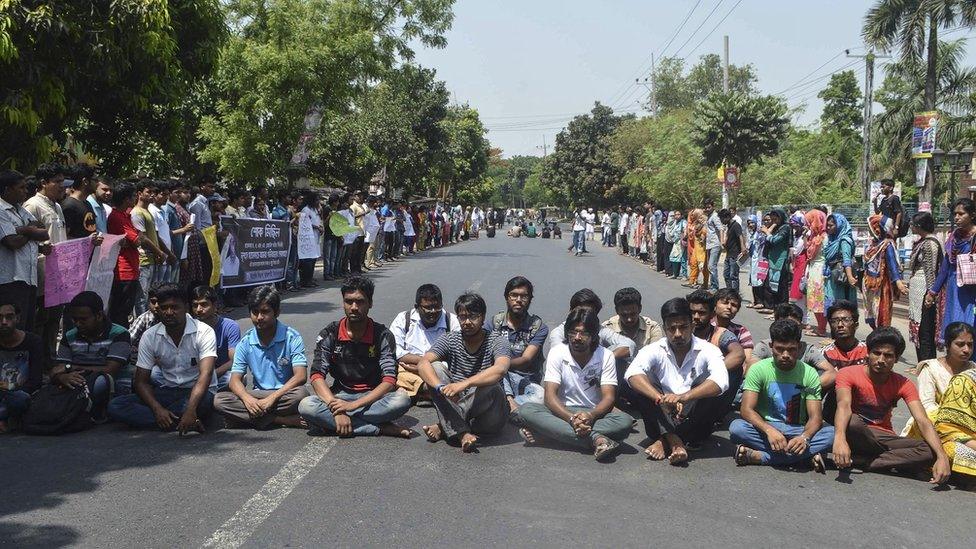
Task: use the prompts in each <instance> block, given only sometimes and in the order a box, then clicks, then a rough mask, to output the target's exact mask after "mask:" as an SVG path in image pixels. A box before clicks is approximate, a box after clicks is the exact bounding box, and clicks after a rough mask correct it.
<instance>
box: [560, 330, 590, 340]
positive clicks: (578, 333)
mask: <svg viewBox="0 0 976 549" xmlns="http://www.w3.org/2000/svg"><path fill="white" fill-rule="evenodd" d="M566 335H567V336H569V339H573V338H575V337H578V338H580V339H590V337H592V336H590V332H587V331H586V330H571V331H570V332H569V333H567V334H566Z"/></svg>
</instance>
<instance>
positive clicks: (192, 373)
mask: <svg viewBox="0 0 976 549" xmlns="http://www.w3.org/2000/svg"><path fill="white" fill-rule="evenodd" d="M208 357H213V358H214V359H216V358H217V339H216V336H215V335H214V331H213V328H211V327H210V326H207V325H206V324H205V323H203V322H199V321H197V320H194V319H193V317H191V316H190V315H186V326H185V327H184V328H183V337H181V338H180V344H179V346H177V345H176V344H175V343H174V342H173V339H172V338H171V337H169V334H168V333H166V325H165V324H162V323H159V324H156V325H155V326H153V327H152V328H149V329H148V330H146V333H145V334H143V336H142V341H141V342H140V343H139V359H138V361H137V362H136V367H137V368H140V369H142V370H151V371H152V381H153V383H154V384H155V385H158V386H160V387H175V388H181V389H188V388H191V387H193V385H194V384H196V382H197V379H199V377H200V361H201V360H203V359H204V358H208Z"/></svg>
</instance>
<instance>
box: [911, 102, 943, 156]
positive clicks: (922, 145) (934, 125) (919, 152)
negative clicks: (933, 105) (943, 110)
mask: <svg viewBox="0 0 976 549" xmlns="http://www.w3.org/2000/svg"><path fill="white" fill-rule="evenodd" d="M938 132H939V113H938V112H937V111H926V112H920V113H917V114H916V115H915V120H914V122H913V123H912V158H932V151H934V150H935V149H936V137H937V134H938Z"/></svg>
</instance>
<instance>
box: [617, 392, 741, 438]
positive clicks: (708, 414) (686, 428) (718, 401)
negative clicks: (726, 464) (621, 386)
mask: <svg viewBox="0 0 976 549" xmlns="http://www.w3.org/2000/svg"><path fill="white" fill-rule="evenodd" d="M630 401H631V404H632V405H633V406H634V408H636V409H637V411H638V412H640V415H641V417H642V418H643V420H644V430H645V431H646V432H647V438H649V439H651V441H652V442H653V441H656V440H658V439H660V438H661V437H662V436H664V435H665V434H669V433H670V434H675V435H677V436H678V437H679V438H680V439H681V440H682V441H684V442H701V441H703V440H705V439H706V438H708V437H709V436H711V434H712V431H714V430H715V423H716V422H717V421H720V420H721V419H722V418H724V417H725V414H726V413H727V412H728V405H727V403H726V401H725V399H724V398H723V396H722V395H719V396H716V397H711V398H703V399H701V400H698V401H695V402H693V403H692V406H691V410H690V411H689V412H688V415H687V417H685V418H684V419H682V420H678V419H676V418H674V417H672V416H671V415H670V414H669V413H666V412H665V411H664V410H663V409H661V407H660V406H658V405H657V404H654V403H653V402H651V401H650V399H648V398H647V397H645V396H644V395H640V394H636V395H634V396H631V397H630ZM686 406H687V405H686Z"/></svg>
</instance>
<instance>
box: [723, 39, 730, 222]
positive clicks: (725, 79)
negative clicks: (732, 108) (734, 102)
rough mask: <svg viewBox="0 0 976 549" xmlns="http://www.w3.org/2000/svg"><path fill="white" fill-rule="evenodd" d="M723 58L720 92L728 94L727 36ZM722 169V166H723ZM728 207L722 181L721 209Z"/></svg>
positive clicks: (727, 190) (727, 199)
mask: <svg viewBox="0 0 976 549" xmlns="http://www.w3.org/2000/svg"><path fill="white" fill-rule="evenodd" d="M723 41H724V42H725V56H724V58H723V59H722V91H723V92H724V93H729V35H727V34H726V35H725V36H724V40H723ZM723 167H724V166H723ZM728 207H729V187H728V185H726V184H725V181H722V208H728Z"/></svg>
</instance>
